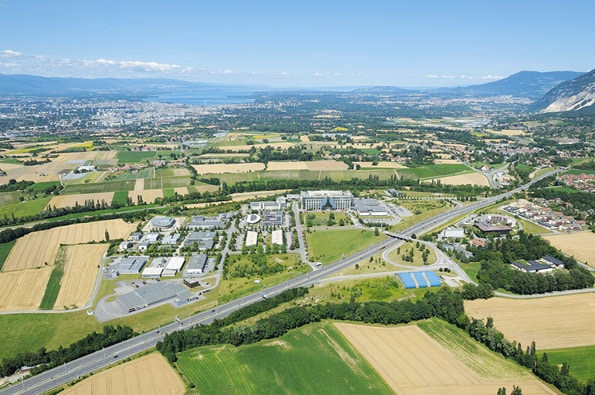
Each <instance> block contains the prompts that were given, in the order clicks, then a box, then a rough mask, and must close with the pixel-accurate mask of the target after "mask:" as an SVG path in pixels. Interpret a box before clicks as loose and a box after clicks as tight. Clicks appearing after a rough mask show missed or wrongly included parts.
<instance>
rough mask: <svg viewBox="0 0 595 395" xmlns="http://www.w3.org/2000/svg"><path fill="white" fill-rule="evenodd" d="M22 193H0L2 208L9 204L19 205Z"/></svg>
mask: <svg viewBox="0 0 595 395" xmlns="http://www.w3.org/2000/svg"><path fill="white" fill-rule="evenodd" d="M20 196H21V194H20V192H18V191H14V192H2V193H0V206H6V205H7V204H14V203H19V202H20V201H21V200H20Z"/></svg>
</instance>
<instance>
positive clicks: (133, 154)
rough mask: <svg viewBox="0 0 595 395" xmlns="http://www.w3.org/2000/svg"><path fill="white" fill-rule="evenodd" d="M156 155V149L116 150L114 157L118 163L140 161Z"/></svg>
mask: <svg viewBox="0 0 595 395" xmlns="http://www.w3.org/2000/svg"><path fill="white" fill-rule="evenodd" d="M156 157H157V151H118V153H117V154H116V158H117V159H118V163H119V164H124V163H142V162H145V161H146V160H150V159H154V158H156Z"/></svg>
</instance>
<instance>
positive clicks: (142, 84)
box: [0, 74, 205, 96]
mask: <svg viewBox="0 0 595 395" xmlns="http://www.w3.org/2000/svg"><path fill="white" fill-rule="evenodd" d="M201 86H205V85H204V84H198V83H192V82H186V81H178V80H168V79H148V78H145V79H132V78H130V79H126V78H96V79H88V78H56V77H39V76H34V75H24V74H0V95H5V96H27V95H32V96H44V95H72V94H75V95H76V94H85V93H139V92H143V93H146V92H159V91H169V90H172V89H191V88H196V87H201Z"/></svg>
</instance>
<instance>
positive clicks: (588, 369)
mask: <svg viewBox="0 0 595 395" xmlns="http://www.w3.org/2000/svg"><path fill="white" fill-rule="evenodd" d="M545 352H546V354H547V356H548V360H549V361H550V362H551V363H555V364H557V365H561V364H562V363H564V362H566V363H567V364H568V365H569V366H570V374H571V375H573V376H575V377H576V378H577V379H579V380H583V381H585V382H586V381H588V380H595V346H588V347H576V348H564V349H558V350H546V351H545ZM540 358H541V356H540Z"/></svg>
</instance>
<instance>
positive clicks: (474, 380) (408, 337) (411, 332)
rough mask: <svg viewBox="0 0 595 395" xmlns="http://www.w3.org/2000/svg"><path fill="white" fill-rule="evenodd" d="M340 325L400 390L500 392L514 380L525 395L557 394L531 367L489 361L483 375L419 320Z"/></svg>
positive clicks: (370, 360)
mask: <svg viewBox="0 0 595 395" xmlns="http://www.w3.org/2000/svg"><path fill="white" fill-rule="evenodd" d="M335 326H336V327H337V328H338V329H339V331H341V333H342V334H343V336H345V337H346V338H347V340H348V341H349V342H350V343H351V344H352V345H353V346H355V348H356V349H357V350H358V351H359V352H360V353H361V354H362V355H363V356H364V358H366V359H367V360H368V362H369V363H370V364H371V365H372V367H374V369H376V371H378V373H379V374H380V376H382V378H383V379H384V380H385V381H386V382H387V384H388V385H389V386H390V387H391V388H392V389H393V390H394V391H395V392H396V393H397V394H441V395H449V394H453V395H454V394H457V395H461V394H463V395H466V394H468V395H472V394H473V395H475V394H495V393H496V392H497V391H498V389H499V388H500V387H503V386H505V387H507V388H508V390H509V391H510V390H511V389H512V386H513V385H517V386H519V387H521V388H522V390H523V394H555V392H553V391H551V390H550V389H549V388H548V387H547V386H546V385H545V384H542V383H541V382H539V381H538V380H537V379H535V378H532V377H531V375H530V374H529V373H528V372H527V373H526V374H522V373H519V372H517V371H511V370H510V369H503V368H502V367H497V368H495V367H494V368H492V367H490V366H488V367H486V368H487V369H488V370H489V371H488V372H485V374H481V375H480V374H479V373H478V372H477V371H476V370H475V369H472V366H469V365H470V364H471V363H472V362H471V361H468V360H464V359H461V358H460V357H459V355H458V354H455V353H453V352H451V351H450V350H448V349H446V348H445V347H443V346H442V345H441V344H440V343H438V342H437V341H436V340H434V339H433V338H431V337H430V336H428V335H427V334H426V333H425V332H424V331H422V330H421V329H419V328H418V327H417V326H414V325H410V326H401V327H392V328H391V327H377V326H364V325H354V324H345V323H338V324H335ZM521 372H522V371H521ZM523 373H524V372H523Z"/></svg>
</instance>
